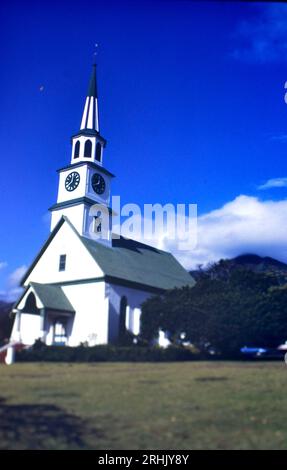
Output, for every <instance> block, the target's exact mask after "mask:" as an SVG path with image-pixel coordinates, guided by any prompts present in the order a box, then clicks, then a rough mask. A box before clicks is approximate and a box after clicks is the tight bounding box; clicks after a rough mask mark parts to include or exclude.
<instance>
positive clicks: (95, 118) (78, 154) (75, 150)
mask: <svg viewBox="0 0 287 470" xmlns="http://www.w3.org/2000/svg"><path fill="white" fill-rule="evenodd" d="M105 146H106V140H105V139H104V138H103V137H102V136H101V135H100V126H99V108H98V89H97V76H96V64H94V65H93V70H92V75H91V78H90V83H89V88H88V93H87V96H86V101H85V105H84V111H83V114H82V120H81V126H80V130H79V132H78V133H77V134H75V135H74V136H73V137H72V158H71V163H72V164H73V163H78V162H79V161H91V162H94V163H97V164H98V165H102V163H103V149H104V147H105Z"/></svg>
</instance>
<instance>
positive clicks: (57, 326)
mask: <svg viewBox="0 0 287 470" xmlns="http://www.w3.org/2000/svg"><path fill="white" fill-rule="evenodd" d="M66 342H67V332H66V322H65V320H56V321H55V323H54V344H56V345H58V346H64V345H65V344H66Z"/></svg>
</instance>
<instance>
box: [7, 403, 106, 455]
mask: <svg viewBox="0 0 287 470" xmlns="http://www.w3.org/2000/svg"><path fill="white" fill-rule="evenodd" d="M86 432H89V433H92V434H93V436H94V437H97V436H98V437H102V436H101V433H100V432H99V431H97V430H96V429H89V428H88V427H87V425H86V423H85V422H84V421H83V420H82V419H80V418H78V417H77V416H74V415H72V414H69V413H67V412H66V411H65V410H63V409H61V408H59V407H58V406H55V405H50V404H39V405H28V404H20V405H11V404H7V403H6V402H5V400H4V399H3V398H0V449H1V450H2V449H57V448H61V449H65V448H66V449H68V448H69V449H70V448H74V449H76V448H85V447H86V444H85V441H84V434H85V433H86Z"/></svg>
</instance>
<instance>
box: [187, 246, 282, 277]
mask: <svg viewBox="0 0 287 470" xmlns="http://www.w3.org/2000/svg"><path fill="white" fill-rule="evenodd" d="M238 268H243V269H249V270H251V271H253V272H258V273H259V272H261V273H272V274H275V275H277V276H278V277H279V278H282V281H287V264H285V263H283V262H282V261H278V260H277V259H275V258H271V257H270V256H264V257H262V256H259V255H254V254H249V253H248V254H244V255H240V256H236V257H235V258H231V259H222V260H220V261H218V263H214V264H213V265H210V266H208V267H207V268H206V269H195V270H193V271H190V274H191V275H192V276H193V277H194V278H195V279H198V278H199V277H200V276H201V275H202V274H203V273H205V274H206V275H210V276H215V277H222V276H225V275H227V274H228V273H230V272H231V271H233V270H234V269H238Z"/></svg>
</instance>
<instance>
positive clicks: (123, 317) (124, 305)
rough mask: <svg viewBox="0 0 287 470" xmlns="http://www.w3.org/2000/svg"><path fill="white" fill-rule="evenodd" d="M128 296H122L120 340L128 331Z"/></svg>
mask: <svg viewBox="0 0 287 470" xmlns="http://www.w3.org/2000/svg"><path fill="white" fill-rule="evenodd" d="M127 305H128V301H127V298H126V297H125V296H124V297H122V298H121V304H120V317H119V340H121V339H122V338H123V337H124V335H125V332H126V316H127Z"/></svg>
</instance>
